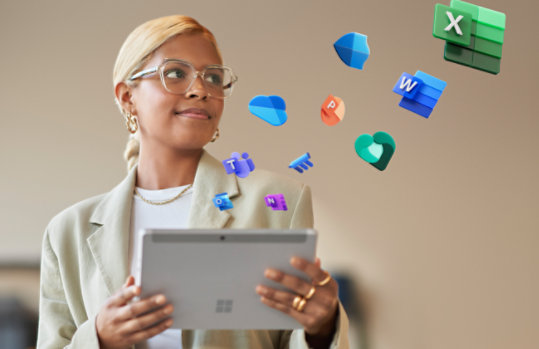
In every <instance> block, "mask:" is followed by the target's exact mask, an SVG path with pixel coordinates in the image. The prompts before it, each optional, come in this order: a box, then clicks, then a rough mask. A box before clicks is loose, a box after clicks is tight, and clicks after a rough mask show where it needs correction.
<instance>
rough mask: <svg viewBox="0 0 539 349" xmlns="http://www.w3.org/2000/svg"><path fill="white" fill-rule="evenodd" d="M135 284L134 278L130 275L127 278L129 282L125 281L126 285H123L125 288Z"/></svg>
mask: <svg viewBox="0 0 539 349" xmlns="http://www.w3.org/2000/svg"><path fill="white" fill-rule="evenodd" d="M134 284H135V278H134V277H133V275H129V276H128V277H127V280H126V281H125V284H124V285H123V287H124V288H126V287H129V286H131V285H134Z"/></svg>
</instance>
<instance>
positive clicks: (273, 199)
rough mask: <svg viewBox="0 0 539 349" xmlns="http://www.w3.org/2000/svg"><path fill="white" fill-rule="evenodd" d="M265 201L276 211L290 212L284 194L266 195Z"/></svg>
mask: <svg viewBox="0 0 539 349" xmlns="http://www.w3.org/2000/svg"><path fill="white" fill-rule="evenodd" d="M264 200H265V201H266V206H268V207H271V209H272V210H274V211H288V207H287V206H286V201H285V199H284V195H283V194H270V195H266V197H265V198H264Z"/></svg>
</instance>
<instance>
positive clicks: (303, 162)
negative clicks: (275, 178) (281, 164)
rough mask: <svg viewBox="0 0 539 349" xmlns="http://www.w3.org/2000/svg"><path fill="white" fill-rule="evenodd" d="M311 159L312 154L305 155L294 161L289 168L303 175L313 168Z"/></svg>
mask: <svg viewBox="0 0 539 349" xmlns="http://www.w3.org/2000/svg"><path fill="white" fill-rule="evenodd" d="M310 158H311V154H309V153H305V154H303V155H301V156H300V157H299V158H297V159H296V160H294V161H292V162H291V163H290V165H288V167H289V168H293V169H294V170H296V171H298V172H299V173H303V171H304V170H308V169H309V167H313V163H312V162H311V161H310V160H309V159H310Z"/></svg>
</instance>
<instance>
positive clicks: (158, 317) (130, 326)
mask: <svg viewBox="0 0 539 349" xmlns="http://www.w3.org/2000/svg"><path fill="white" fill-rule="evenodd" d="M173 311H174V307H173V306H172V304H168V305H166V306H164V307H161V308H158V309H153V310H152V311H151V312H149V313H146V314H144V315H141V316H138V317H134V318H131V319H129V320H127V321H125V323H124V325H123V326H122V327H123V330H124V331H126V332H127V333H135V332H139V331H146V330H151V329H152V328H153V327H155V325H156V324H158V323H159V324H161V322H163V321H164V322H165V324H166V323H167V320H170V321H172V319H169V317H170V315H171V314H172V312H173Z"/></svg>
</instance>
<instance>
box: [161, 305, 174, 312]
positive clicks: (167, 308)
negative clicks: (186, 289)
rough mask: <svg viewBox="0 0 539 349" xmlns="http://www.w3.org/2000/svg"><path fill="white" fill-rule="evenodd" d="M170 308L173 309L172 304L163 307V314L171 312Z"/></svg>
mask: <svg viewBox="0 0 539 349" xmlns="http://www.w3.org/2000/svg"><path fill="white" fill-rule="evenodd" d="M172 310H173V307H172V305H169V306H167V307H165V309H164V310H163V312H164V313H165V314H170V313H172Z"/></svg>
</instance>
